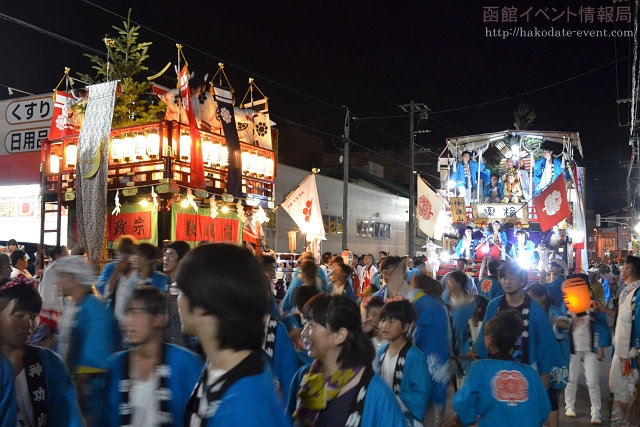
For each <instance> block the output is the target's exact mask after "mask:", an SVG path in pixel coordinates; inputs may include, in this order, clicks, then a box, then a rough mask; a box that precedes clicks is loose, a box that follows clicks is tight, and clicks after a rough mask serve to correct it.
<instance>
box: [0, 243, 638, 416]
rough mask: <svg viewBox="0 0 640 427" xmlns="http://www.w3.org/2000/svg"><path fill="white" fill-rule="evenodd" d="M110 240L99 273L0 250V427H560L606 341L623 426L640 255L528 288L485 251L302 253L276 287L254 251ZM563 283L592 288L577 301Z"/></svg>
mask: <svg viewBox="0 0 640 427" xmlns="http://www.w3.org/2000/svg"><path fill="white" fill-rule="evenodd" d="M113 249H114V260H113V261H112V262H109V263H107V264H104V265H102V266H101V267H100V268H97V265H96V264H94V263H91V262H89V261H88V260H86V259H85V257H84V256H83V253H84V250H82V248H74V249H73V250H72V251H68V250H67V248H64V247H57V248H55V249H54V250H53V251H51V253H50V254H49V257H50V260H49V262H48V264H47V265H46V267H45V268H44V269H43V270H42V271H39V272H37V274H35V272H34V274H31V273H29V274H27V273H28V271H26V268H27V267H26V266H23V259H24V257H23V256H21V254H20V253H18V256H15V257H14V256H12V255H13V254H15V252H16V251H18V249H15V248H12V254H11V255H7V254H0V350H1V351H0V383H1V384H2V386H1V387H0V426H1V427H4V426H11V427H15V426H16V425H18V426H47V425H48V426H89V427H93V426H129V425H133V426H229V425H244V426H252V425H255V426H257V425H260V426H274V427H275V426H278V427H279V426H337V425H345V426H422V425H429V426H431V425H452V423H456V424H455V425H472V424H476V423H477V425H478V426H501V425H504V426H511V425H518V426H540V425H543V424H544V425H550V426H557V425H558V424H559V419H560V413H563V414H564V416H566V417H576V416H577V415H578V414H576V409H577V408H576V389H577V385H578V383H579V382H580V381H581V378H582V376H583V375H584V377H585V379H586V384H587V387H588V390H589V398H590V407H591V409H590V414H589V415H590V421H591V423H592V424H601V423H602V415H603V413H602V408H601V394H602V392H603V391H601V390H600V386H599V382H598V375H599V369H600V364H599V363H598V361H599V360H602V358H603V357H604V354H605V353H604V351H603V350H604V349H605V348H606V347H609V346H611V345H612V343H613V344H614V348H615V349H614V351H613V359H612V361H611V371H610V373H609V378H610V390H611V392H612V393H613V396H614V400H615V402H614V408H613V411H612V414H611V415H612V424H613V425H627V424H625V423H627V421H626V417H628V416H629V412H630V408H631V406H630V405H629V402H630V401H632V397H634V386H635V387H637V382H638V368H637V364H636V357H637V356H638V350H637V349H638V348H640V316H636V311H637V310H640V305H637V304H636V303H635V301H636V299H637V290H638V289H639V288H640V258H637V257H633V256H629V257H627V258H626V259H625V260H624V263H623V264H622V265H618V264H615V263H614V264H611V265H607V264H606V263H601V264H598V265H594V266H593V267H592V268H590V269H589V272H588V274H572V273H571V272H570V271H568V268H567V265H566V263H565V262H564V261H563V260H561V259H553V260H552V261H551V263H550V266H549V270H550V271H551V272H552V280H550V281H549V282H548V283H530V281H529V274H528V272H527V271H526V270H524V269H523V268H522V267H520V266H519V265H518V264H517V263H514V262H509V261H504V260H502V261H496V260H492V259H491V257H490V256H487V257H486V258H485V259H484V260H483V262H482V274H481V277H480V280H477V279H475V278H473V277H471V276H470V275H468V274H466V272H465V269H466V262H465V261H464V260H460V262H459V263H458V268H457V269H456V270H455V271H451V272H449V273H448V274H446V275H445V276H443V277H442V278H441V280H440V281H439V280H436V278H434V277H431V276H430V275H429V274H428V272H426V271H425V266H424V259H423V258H422V257H416V258H411V257H400V256H395V255H389V254H387V253H386V252H380V253H378V254H377V260H376V256H374V255H373V254H365V255H363V256H361V257H358V256H356V255H352V254H351V255H350V256H345V257H344V258H343V257H342V256H337V255H334V254H332V253H329V252H327V253H325V254H322V256H321V257H318V260H316V259H315V257H314V255H313V254H312V253H309V252H305V253H303V254H302V255H301V256H300V259H299V260H298V267H297V268H296V269H295V271H294V273H293V276H292V280H291V282H290V283H289V284H288V289H287V292H286V294H285V295H284V297H283V298H282V299H281V300H279V299H276V298H275V295H276V293H275V287H274V282H275V279H274V278H275V269H276V267H277V265H276V259H275V258H274V257H273V256H271V255H268V254H258V255H256V254H255V253H252V252H251V251H249V250H248V249H246V248H243V247H241V246H237V245H232V244H223V243H203V244H202V245H199V246H197V247H195V248H191V247H190V246H189V245H188V244H187V243H185V242H181V241H175V242H170V243H168V244H167V245H165V247H164V248H162V251H161V250H160V248H157V247H155V246H153V245H150V244H147V243H139V242H137V241H136V239H135V238H133V237H131V236H121V237H120V238H119V239H118V240H117V241H116V242H115V244H114V248H113ZM345 253H347V254H350V253H349V252H345ZM14 258H15V260H14ZM15 271H18V273H17V274H15V275H14V273H15ZM616 273H617V274H616ZM567 284H569V285H571V286H583V287H587V288H588V289H589V293H588V294H589V295H590V301H589V302H588V308H587V309H585V311H582V312H579V313H574V312H572V311H571V310H570V309H569V308H568V306H567V304H565V301H564V296H563V287H566V286H567ZM569 307H573V306H569ZM636 307H638V308H637V309H636ZM614 320H615V322H614ZM636 324H638V326H637V327H636ZM583 373H584V374H583ZM563 390H564V398H562V395H563ZM448 414H453V415H452V418H451V419H450V418H449V417H448Z"/></svg>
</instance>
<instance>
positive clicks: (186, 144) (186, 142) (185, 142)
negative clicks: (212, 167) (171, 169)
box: [178, 133, 191, 162]
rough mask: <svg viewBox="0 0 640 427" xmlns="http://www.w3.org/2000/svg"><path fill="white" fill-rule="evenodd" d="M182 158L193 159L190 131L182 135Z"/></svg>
mask: <svg viewBox="0 0 640 427" xmlns="http://www.w3.org/2000/svg"><path fill="white" fill-rule="evenodd" d="M178 152H179V153H180V160H184V161H185V162H189V161H191V136H190V135H189V134H188V133H183V134H182V135H180V147H179V151H178Z"/></svg>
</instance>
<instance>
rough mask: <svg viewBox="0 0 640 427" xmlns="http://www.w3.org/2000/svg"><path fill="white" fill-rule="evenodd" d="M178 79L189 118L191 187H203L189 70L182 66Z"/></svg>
mask: <svg viewBox="0 0 640 427" xmlns="http://www.w3.org/2000/svg"><path fill="white" fill-rule="evenodd" d="M178 81H179V82H180V98H182V105H183V106H184V109H185V111H186V112H187V118H188V119H189V135H190V136H191V173H190V179H191V187H193V188H202V187H204V161H203V158H202V140H201V139H200V129H198V123H197V122H196V116H195V113H194V112H193V105H191V91H190V90H189V71H188V70H187V66H186V65H185V66H184V67H182V70H181V71H180V76H179V79H178Z"/></svg>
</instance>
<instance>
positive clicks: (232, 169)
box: [213, 86, 242, 197]
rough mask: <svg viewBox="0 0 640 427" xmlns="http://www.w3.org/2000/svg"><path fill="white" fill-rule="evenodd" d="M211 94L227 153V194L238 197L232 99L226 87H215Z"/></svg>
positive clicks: (239, 185)
mask: <svg viewBox="0 0 640 427" xmlns="http://www.w3.org/2000/svg"><path fill="white" fill-rule="evenodd" d="M213 92H214V97H215V101H216V103H217V104H218V111H219V112H220V113H219V116H220V121H221V123H222V130H223V131H224V136H225V139H226V140H227V150H228V152H229V166H228V177H227V193H229V194H233V195H234V196H236V197H240V196H241V195H242V156H241V152H240V140H239V139H238V131H237V130H236V121H235V114H234V111H233V98H232V96H231V91H230V90H229V89H228V88H226V87H220V86H215V87H214V88H213Z"/></svg>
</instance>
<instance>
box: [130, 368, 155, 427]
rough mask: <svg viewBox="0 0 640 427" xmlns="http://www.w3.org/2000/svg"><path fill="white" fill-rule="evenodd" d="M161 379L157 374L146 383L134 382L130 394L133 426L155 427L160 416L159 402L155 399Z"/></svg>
mask: <svg viewBox="0 0 640 427" xmlns="http://www.w3.org/2000/svg"><path fill="white" fill-rule="evenodd" d="M158 385H159V379H158V376H157V375H156V373H155V372H153V373H152V374H151V376H150V377H149V379H147V380H146V381H140V380H134V381H133V385H132V386H131V390H130V392H129V399H130V401H131V406H132V407H133V408H132V414H131V425H134V426H139V427H155V426H156V425H157V422H156V416H157V414H158V410H159V408H158V401H157V400H156V398H155V393H156V390H157V389H158Z"/></svg>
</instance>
